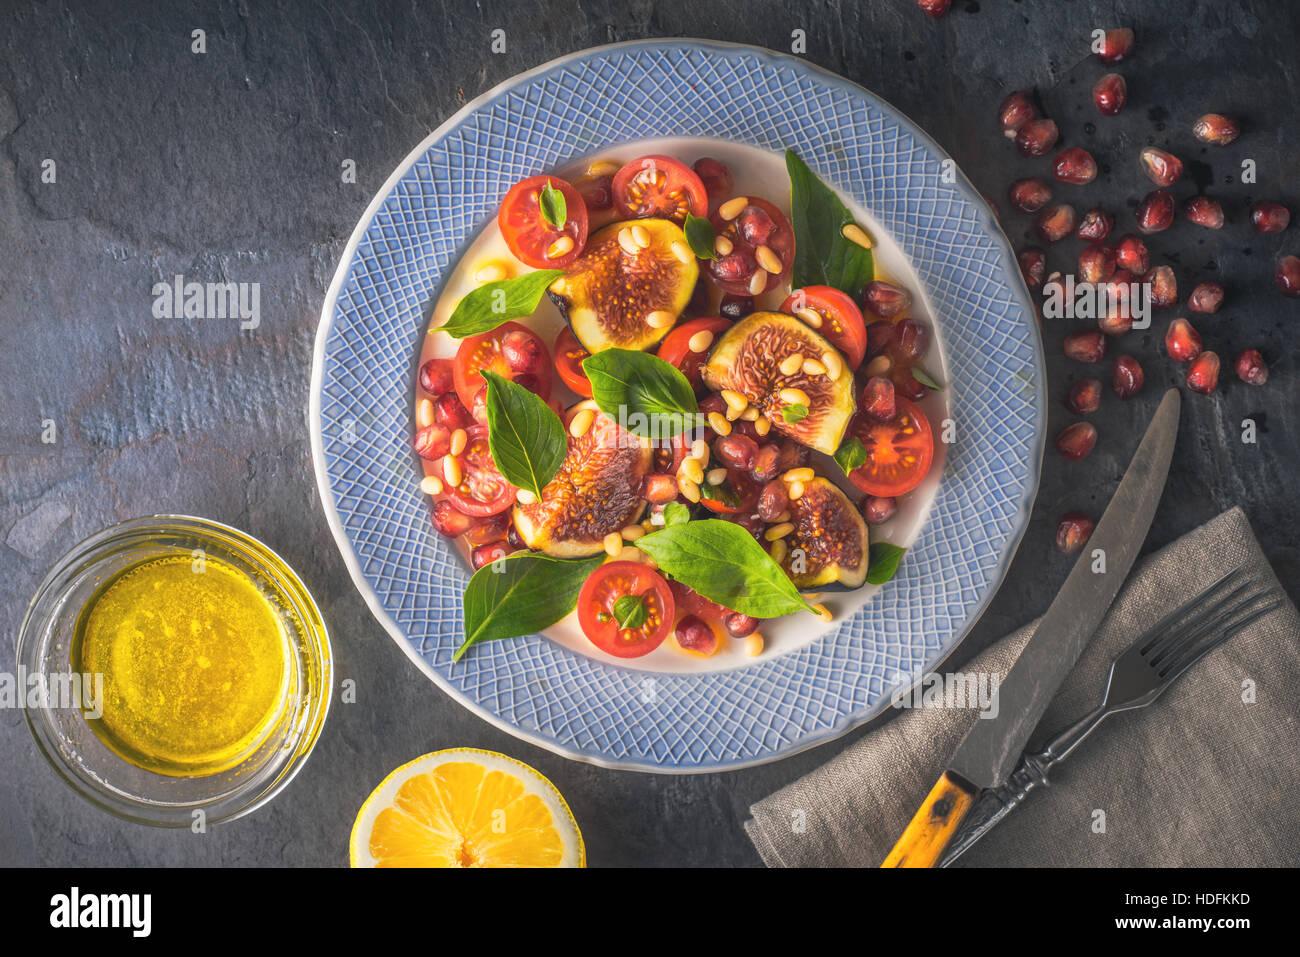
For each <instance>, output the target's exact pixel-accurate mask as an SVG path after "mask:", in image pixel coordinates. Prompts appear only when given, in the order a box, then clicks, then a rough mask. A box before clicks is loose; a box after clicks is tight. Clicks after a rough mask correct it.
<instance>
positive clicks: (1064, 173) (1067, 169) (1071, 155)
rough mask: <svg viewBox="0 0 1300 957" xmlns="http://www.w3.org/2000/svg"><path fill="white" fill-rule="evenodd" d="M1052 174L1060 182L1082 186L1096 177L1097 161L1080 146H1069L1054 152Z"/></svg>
mask: <svg viewBox="0 0 1300 957" xmlns="http://www.w3.org/2000/svg"><path fill="white" fill-rule="evenodd" d="M1052 174H1053V175H1054V176H1055V177H1056V178H1057V179H1059V180H1060V181H1061V182H1062V183H1073V184H1074V185H1075V186H1082V185H1084V184H1085V183H1091V182H1092V181H1093V180H1094V179H1096V178H1097V161H1096V160H1095V159H1093V158H1092V154H1091V153H1089V152H1088V151H1087V150H1085V149H1084V148H1083V147H1081V146H1071V147H1068V148H1067V149H1063V150H1061V152H1059V153H1057V154H1056V160H1055V162H1054V163H1053V164H1052Z"/></svg>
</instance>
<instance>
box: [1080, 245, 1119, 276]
mask: <svg viewBox="0 0 1300 957" xmlns="http://www.w3.org/2000/svg"><path fill="white" fill-rule="evenodd" d="M1113 275H1115V250H1113V249H1111V248H1110V247H1109V246H1103V245H1102V244H1101V243H1093V244H1092V245H1091V246H1089V247H1088V248H1087V249H1085V250H1084V251H1083V252H1081V253H1079V278H1080V279H1081V280H1083V281H1084V282H1087V283H1099V282H1106V281H1107V280H1108V279H1110V277H1111V276H1113Z"/></svg>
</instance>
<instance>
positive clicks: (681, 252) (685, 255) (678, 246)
mask: <svg viewBox="0 0 1300 957" xmlns="http://www.w3.org/2000/svg"><path fill="white" fill-rule="evenodd" d="M671 248H672V251H673V255H674V256H676V257H677V259H678V261H679V262H683V263H688V262H690V261H691V260H692V259H694V258H695V253H693V252H691V247H690V246H688V245H686V244H685V243H684V242H682V241H681V240H680V239H674V240H673V244H672V247H671Z"/></svg>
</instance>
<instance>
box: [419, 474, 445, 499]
mask: <svg viewBox="0 0 1300 957" xmlns="http://www.w3.org/2000/svg"><path fill="white" fill-rule="evenodd" d="M420 491H421V492H423V493H424V494H425V495H441V494H442V479H440V478H438V476H436V475H426V476H425V477H424V478H422V479H420Z"/></svg>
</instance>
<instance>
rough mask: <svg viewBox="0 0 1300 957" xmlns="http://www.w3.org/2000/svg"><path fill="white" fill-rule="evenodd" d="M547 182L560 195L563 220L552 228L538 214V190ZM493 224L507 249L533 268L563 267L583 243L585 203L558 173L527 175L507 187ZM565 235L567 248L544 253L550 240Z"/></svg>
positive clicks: (576, 255)
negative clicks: (561, 197)
mask: <svg viewBox="0 0 1300 957" xmlns="http://www.w3.org/2000/svg"><path fill="white" fill-rule="evenodd" d="M547 183H550V184H551V186H552V187H553V188H555V189H558V190H559V191H560V193H561V195H563V196H564V213H565V220H564V225H563V226H562V227H559V228H556V227H555V226H553V225H551V224H550V223H549V222H547V220H546V218H545V217H544V216H543V215H542V203H541V196H542V189H543V187H545V186H546V184H547ZM497 226H498V227H500V229H501V235H502V237H504V238H505V241H506V245H507V246H509V247H510V252H511V253H513V254H514V257H515V258H516V259H518V260H519V261H520V262H521V263H525V264H526V265H529V266H533V267H536V268H537V269H563V268H564V267H565V266H567V265H569V263H571V262H573V261H574V260H575V259H577V258H578V257H579V256H581V255H582V248H583V246H585V245H586V244H587V204H586V203H585V202H584V201H583V198H582V195H581V194H580V193H579V192H578V191H577V190H576V189H574V188H573V187H572V186H570V185H569V184H568V183H566V182H565V181H564V180H562V179H560V178H559V177H558V176H530V177H529V178H528V179H524V180H520V181H519V182H518V183H515V185H514V186H511V187H510V192H508V193H506V198H505V199H503V200H502V201H501V209H500V210H499V211H498V212H497ZM565 236H567V237H568V238H569V239H570V240H571V241H572V243H571V245H570V248H569V249H568V250H567V251H565V252H564V253H562V254H559V255H556V256H553V257H552V256H548V255H547V252H548V251H549V250H550V249H551V246H552V244H553V243H555V242H556V241H557V240H559V239H560V238H561V237H565Z"/></svg>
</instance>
